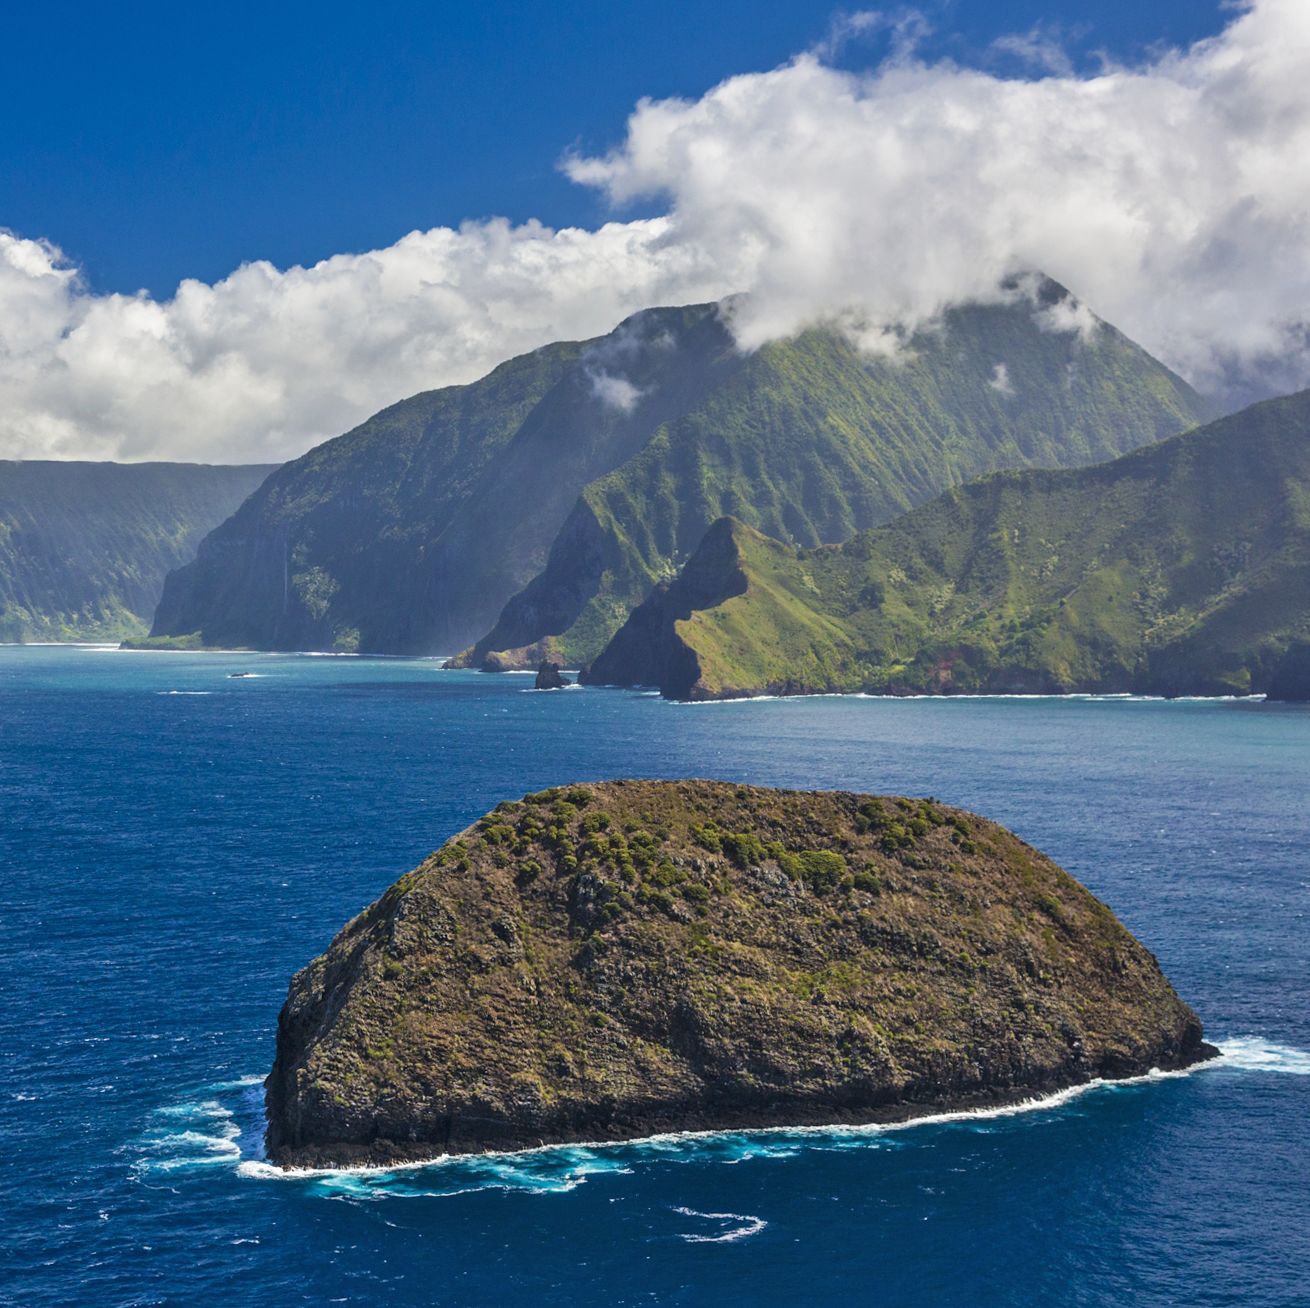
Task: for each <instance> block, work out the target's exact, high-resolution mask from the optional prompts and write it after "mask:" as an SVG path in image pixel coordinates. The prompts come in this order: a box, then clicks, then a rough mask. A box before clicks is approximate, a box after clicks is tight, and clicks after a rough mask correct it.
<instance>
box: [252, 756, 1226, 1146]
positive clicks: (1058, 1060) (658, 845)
mask: <svg viewBox="0 0 1310 1308" xmlns="http://www.w3.org/2000/svg"><path fill="white" fill-rule="evenodd" d="M1214 1052H1215V1051H1214V1049H1213V1048H1212V1047H1211V1046H1209V1045H1207V1044H1206V1043H1205V1041H1204V1040H1203V1038H1202V1031H1201V1024H1200V1022H1199V1021H1198V1019H1197V1017H1196V1015H1195V1014H1194V1013H1193V1012H1192V1010H1191V1009H1190V1008H1188V1007H1187V1005H1186V1004H1184V1003H1183V1002H1182V1000H1180V999H1179V997H1178V996H1177V995H1176V994H1175V993H1174V990H1173V988H1172V987H1171V986H1170V984H1169V982H1168V981H1167V980H1166V979H1165V977H1164V975H1163V974H1162V972H1161V970H1160V967H1159V965H1158V963H1157V962H1156V960H1155V958H1154V957H1153V956H1152V955H1151V954H1150V953H1149V952H1148V951H1147V950H1146V949H1145V948H1144V947H1143V946H1142V945H1141V944H1140V943H1138V941H1136V940H1135V939H1134V938H1133V936H1131V935H1130V934H1129V932H1128V931H1127V930H1126V929H1125V928H1124V927H1123V926H1122V925H1121V924H1120V923H1119V922H1118V920H1117V919H1116V918H1115V916H1114V914H1113V913H1111V911H1110V910H1109V909H1108V908H1107V907H1106V906H1105V905H1104V904H1102V903H1101V902H1100V901H1098V900H1097V899H1096V898H1094V897H1093V896H1092V895H1091V894H1090V893H1089V892H1088V891H1087V890H1085V889H1084V888H1083V887H1082V886H1081V885H1079V884H1078V883H1077V882H1076V881H1074V879H1073V878H1072V877H1070V876H1069V875H1068V874H1067V873H1065V872H1063V871H1062V870H1061V869H1060V868H1059V867H1057V866H1056V865H1055V864H1054V863H1053V862H1052V861H1051V860H1050V859H1048V858H1046V857H1045V856H1044V855H1043V854H1041V853H1039V852H1038V851H1037V850H1035V849H1033V848H1032V847H1030V846H1029V845H1027V844H1025V843H1024V842H1023V841H1022V840H1020V839H1019V838H1018V837H1017V836H1015V835H1013V834H1011V833H1010V832H1008V831H1006V830H1005V829H1004V828H1002V827H1000V826H997V825H996V824H995V823H993V822H989V821H987V820H985V819H983V818H980V817H976V816H974V815H972V814H969V813H965V812H962V811H960V810H959V809H954V808H949V807H947V806H946V805H943V804H939V803H937V802H935V801H933V800H930V799H904V798H891V797H874V796H869V795H861V794H848V793H843V792H820V793H809V792H799V791H780V790H768V789H762V788H759V787H753V786H739V785H732V784H726V783H723V782H712V781H678V782H658V781H614V782H607V783H604V784H588V785H585V786H571V787H568V788H564V789H559V790H550V791H545V792H542V793H539V794H535V795H529V796H527V797H526V798H525V799H523V800H522V801H520V802H517V803H504V804H501V805H499V806H498V807H497V808H496V809H494V810H493V811H492V812H491V813H489V814H487V816H486V817H484V818H482V819H481V820H480V821H478V822H477V823H475V824H474V825H473V826H472V827H470V828H468V829H467V830H466V831H464V832H462V833H461V834H460V835H458V836H456V837H454V838H453V839H451V840H449V841H448V842H447V843H446V844H445V845H444V846H443V847H442V848H441V849H440V850H439V851H437V853H435V854H434V855H432V856H431V857H430V858H429V859H427V860H426V861H425V862H424V863H423V864H422V865H421V866H419V867H418V868H417V869H415V870H414V871H412V872H410V873H409V874H407V875H406V876H404V877H402V878H401V879H400V880H399V881H398V882H396V884H395V885H394V886H392V887H391V888H390V889H389V890H388V891H387V892H386V893H385V894H384V895H383V896H382V897H381V899H379V900H378V901H377V902H376V903H375V904H373V905H372V907H370V908H368V909H366V910H365V911H364V912H363V913H361V914H360V915H359V916H358V917H356V918H355V919H354V920H353V921H351V922H349V923H348V924H347V925H346V926H345V927H344V928H343V929H342V931H341V932H340V934H339V935H338V936H337V937H336V939H335V940H334V941H333V942H332V945H331V946H330V948H329V949H328V950H327V952H326V953H325V954H323V955H322V956H321V957H319V958H317V959H315V960H314V961H313V962H312V963H310V964H309V966H308V967H306V968H305V969H304V970H303V971H301V972H299V973H298V974H297V975H296V976H295V977H294V978H293V980H292V982H291V987H290V993H289V995H288V998H287V1002H286V1004H285V1006H284V1007H283V1010H282V1013H281V1017H280V1019H279V1023H278V1039H277V1057H276V1061H275V1063H274V1066H273V1070H272V1072H271V1073H270V1075H269V1077H268V1081H267V1106H268V1151H269V1156H270V1157H271V1158H272V1159H273V1160H274V1161H275V1162H277V1163H279V1164H281V1165H282V1166H285V1167H300V1166H328V1165H343V1164H356V1163H391V1162H399V1161H408V1160H419V1159H425V1158H432V1157H436V1156H439V1155H443V1154H453V1153H473V1152H480V1151H488V1150H505V1149H518V1148H526V1147H531V1146H536V1145H541V1144H548V1143H554V1142H567V1141H598V1140H621V1139H630V1138H635V1137H640V1136H645V1135H650V1134H653V1133H657V1132H662V1131H672V1130H709V1129H718V1128H737V1127H761V1126H789V1125H800V1124H837V1123H860V1122H879V1121H894V1120H900V1119H905V1118H910V1117H914V1116H917V1115H921V1114H925V1113H930V1112H935V1111H940V1110H943V1109H952V1108H970V1107H982V1106H989V1105H995V1104H1003V1103H1007V1102H1014V1101H1018V1100H1022V1099H1025V1098H1029V1097H1032V1096H1036V1095H1041V1094H1045V1093H1049V1092H1051V1091H1055V1090H1058V1089H1061V1088H1064V1087H1068V1086H1073V1085H1078V1084H1080V1083H1084V1082H1087V1081H1089V1080H1091V1079H1093V1078H1096V1077H1111V1078H1117V1077H1128V1076H1133V1075H1136V1074H1140V1073H1144V1072H1146V1071H1148V1070H1150V1069H1152V1068H1157V1067H1158V1068H1166V1069H1174V1068H1183V1067H1186V1066H1188V1065H1190V1064H1192V1063H1195V1062H1198V1061H1200V1060H1202V1059H1204V1058H1207V1057H1210V1056H1211V1055H1213V1053H1214Z"/></svg>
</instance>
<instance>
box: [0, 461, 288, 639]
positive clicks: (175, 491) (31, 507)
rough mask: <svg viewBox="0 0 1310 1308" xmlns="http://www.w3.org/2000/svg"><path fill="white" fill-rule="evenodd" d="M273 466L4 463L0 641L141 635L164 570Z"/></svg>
mask: <svg viewBox="0 0 1310 1308" xmlns="http://www.w3.org/2000/svg"><path fill="white" fill-rule="evenodd" d="M270 471H272V469H271V468H267V467H213V466H209V465H205V464H194V463H72V462H69V463H64V462H56V461H49V460H32V461H30V462H9V461H4V462H0V640H3V641H32V640H121V639H123V638H125V637H132V636H142V635H144V634H145V633H146V631H147V630H149V627H150V620H151V618H152V616H153V615H154V611H155V605H156V604H157V603H158V601H159V595H160V592H161V591H162V589H163V586H164V578H165V577H166V576H167V575H168V573H169V572H170V571H171V570H172V569H174V568H177V567H180V566H181V565H182V564H184V563H186V562H188V561H189V560H190V559H191V558H192V556H193V555H194V554H195V550H196V546H197V545H198V544H199V542H200V539H201V538H202V537H203V536H204V535H205V533H206V532H208V531H210V530H212V529H213V528H214V527H215V526H217V525H218V524H219V523H220V522H222V521H223V519H224V518H226V517H227V516H228V515H229V514H230V513H231V512H232V511H233V510H234V509H235V508H236V507H237V505H238V504H240V503H241V501H242V500H244V499H245V498H246V496H247V495H249V494H250V493H251V492H252V491H253V490H254V489H255V488H256V487H257V486H258V485H259V483H260V482H261V481H263V480H264V478H265V477H266V476H267V475H268V474H269V472H270Z"/></svg>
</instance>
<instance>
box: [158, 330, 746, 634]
mask: <svg viewBox="0 0 1310 1308" xmlns="http://www.w3.org/2000/svg"><path fill="white" fill-rule="evenodd" d="M735 366H736V356H735V351H734V350H733V348H732V344H731V340H730V338H729V336H728V333H727V331H726V330H725V329H724V327H723V325H722V324H721V323H720V322H719V319H718V316H717V313H716V312H715V309H714V307H713V306H711V305H702V306H698V307H694V308H689V309H665V310H654V311H652V312H650V313H645V314H638V315H636V316H635V317H634V318H632V319H629V320H628V321H627V322H625V323H623V324H622V325H620V327H618V328H617V329H616V330H615V331H614V332H612V333H611V334H610V335H609V336H607V337H604V338H602V339H601V340H598V341H591V342H587V343H582V344H579V343H573V342H568V343H562V344H557V345H551V346H547V347H546V348H545V349H541V350H537V351H535V352H534V353H532V354H527V355H524V356H522V357H521V358H518V359H513V360H511V361H510V362H508V363H505V364H502V365H501V366H500V367H499V368H497V369H495V371H493V372H492V373H490V374H489V375H488V376H486V377H484V378H483V379H482V380H481V381H477V382H474V383H472V384H470V385H467V386H449V387H446V388H444V389H442V390H438V391H429V392H425V393H424V394H422V395H415V396H413V397H412V398H410V399H408V400H404V401H402V402H401V403H399V404H395V405H392V407H391V408H389V409H384V410H383V411H382V412H381V413H379V414H377V415H376V416H375V417H373V418H370V419H369V420H368V421H367V422H365V423H364V424H362V425H361V426H360V427H357V428H356V429H355V430H354V431H351V432H348V433H347V434H346V435H344V436H340V437H338V438H337V439H335V440H332V441H328V442H327V443H326V444H324V445H320V446H318V447H317V448H316V449H313V450H311V451H310V452H309V453H308V454H306V455H304V456H303V457H302V458H299V459H296V460H294V461H293V462H291V463H289V464H287V465H286V466H285V467H283V468H281V469H280V470H279V471H278V472H277V474H276V475H275V476H273V477H270V478H269V480H268V482H267V484H266V485H265V486H264V487H262V489H261V490H260V492H259V494H258V495H256V496H254V497H253V498H252V499H251V500H250V501H249V502H248V503H247V504H245V505H243V506H242V509H241V511H240V512H239V513H238V514H236V515H235V516H234V517H233V518H232V519H231V520H230V521H228V522H225V523H223V525H222V526H221V527H219V528H218V529H217V530H216V531H214V532H213V533H212V534H211V535H210V536H209V537H208V539H206V540H205V541H204V542H203V544H202V545H201V547H200V550H199V554H198V556H197V558H196V560H195V562H194V563H192V564H191V565H189V566H188V567H186V568H183V569H181V570H180V571H179V572H177V573H176V574H175V575H174V576H172V577H170V578H169V579H168V584H167V586H166V588H165V591H164V597H163V600H162V601H161V603H160V605H159V610H158V613H157V615H156V618H155V625H154V630H153V634H154V635H155V636H160V637H162V636H188V635H191V634H192V633H199V635H200V637H201V639H202V640H203V641H204V643H205V644H209V645H229V646H237V645H240V646H251V647H255V648H272V649H346V650H355V649H361V650H366V651H370V652H375V653H411V654H414V653H419V654H431V653H449V652H450V651H452V650H455V649H459V648H460V647H461V646H463V645H465V644H467V643H468V642H469V641H470V640H472V639H473V638H474V637H475V636H476V635H477V634H478V632H480V631H484V630H486V628H487V627H488V626H489V625H490V624H491V622H492V621H493V620H494V619H495V615H496V614H497V613H498V612H499V611H500V609H501V606H502V605H503V604H504V603H505V601H506V599H507V598H508V597H509V596H510V595H512V594H513V593H514V592H515V591H516V590H517V589H518V588H519V587H520V586H522V585H523V584H524V583H525V582H527V581H528V580H529V578H531V577H532V576H533V575H534V574H535V573H536V572H537V571H538V570H539V569H540V568H541V567H542V565H543V564H544V563H545V560H546V552H547V549H548V548H549V546H550V542H551V540H552V538H553V537H554V536H555V534H556V532H557V531H558V530H559V528H560V526H561V524H562V523H563V522H564V520H565V518H566V517H567V515H568V512H569V509H570V507H571V505H572V504H573V502H574V500H575V499H576V498H577V495H578V493H579V491H580V490H581V489H582V488H583V487H584V486H585V485H587V483H589V482H590V481H592V480H593V479H594V478H596V477H598V476H602V475H604V474H605V473H607V472H609V471H610V470H611V469H613V468H614V467H615V466H617V465H618V464H620V463H622V462H623V460H624V459H626V458H627V457H629V456H630V455H631V454H632V453H633V452H634V451H636V450H637V449H639V448H641V446H642V445H643V444H644V443H645V440H646V438H647V436H648V435H649V432H650V429H651V427H652V426H655V425H658V424H659V423H661V422H663V421H664V420H665V419H666V418H667V417H668V416H670V415H671V414H672V413H676V412H680V411H682V409H684V408H686V407H687V406H688V405H690V404H692V403H694V402H695V398H696V397H697V396H699V395H700V394H701V393H703V391H704V390H705V389H706V388H707V387H709V386H711V385H712V384H713V379H714V378H715V376H716V375H717V374H718V373H719V372H720V371H722V370H723V369H725V368H726V369H731V368H733V367H735ZM620 369H621V370H622V373H623V376H624V378H625V379H626V384H627V385H628V386H629V387H631V391H630V392H628V391H624V390H623V389H622V387H619V388H618V390H617V392H615V393H614V394H617V400H615V399H614V398H613V396H612V393H611V392H610V391H606V390H605V385H606V382H607V379H608V381H609V382H610V383H611V384H613V375H617V370H620ZM612 374H613V375H612ZM607 395H610V396H611V398H610V399H607V398H605V397H606V396H607ZM625 405H626V407H625Z"/></svg>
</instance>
